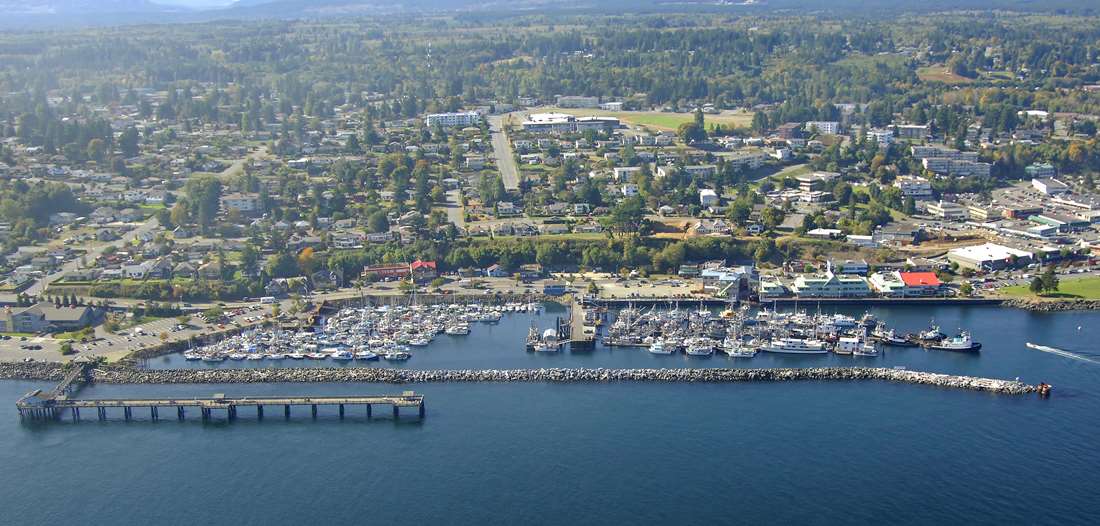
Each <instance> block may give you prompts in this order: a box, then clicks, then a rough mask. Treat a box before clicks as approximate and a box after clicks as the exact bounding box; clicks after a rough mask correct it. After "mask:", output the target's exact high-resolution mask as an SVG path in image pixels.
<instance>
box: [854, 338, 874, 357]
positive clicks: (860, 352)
mask: <svg viewBox="0 0 1100 526" xmlns="http://www.w3.org/2000/svg"><path fill="white" fill-rule="evenodd" d="M852 355H853V356H867V357H873V356H878V347H876V346H875V342H866V341H865V342H863V345H861V346H860V347H859V348H857V349H855V350H853V351H852Z"/></svg>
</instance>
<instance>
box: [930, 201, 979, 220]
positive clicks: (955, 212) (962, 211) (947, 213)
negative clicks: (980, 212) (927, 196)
mask: <svg viewBox="0 0 1100 526" xmlns="http://www.w3.org/2000/svg"><path fill="white" fill-rule="evenodd" d="M928 213H929V214H930V215H933V216H935V217H939V218H941V219H946V220H948V221H965V220H967V219H969V218H970V211H969V210H967V209H966V207H965V206H963V205H960V204H958V203H951V202H948V201H939V202H936V203H929V204H928Z"/></svg>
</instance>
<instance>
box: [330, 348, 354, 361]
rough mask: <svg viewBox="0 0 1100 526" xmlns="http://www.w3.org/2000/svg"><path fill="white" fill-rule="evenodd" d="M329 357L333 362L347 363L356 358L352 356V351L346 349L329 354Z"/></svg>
mask: <svg viewBox="0 0 1100 526" xmlns="http://www.w3.org/2000/svg"><path fill="white" fill-rule="evenodd" d="M329 356H331V357H332V359H333V360H336V361H340V362H346V361H349V360H352V359H354V358H355V356H354V355H353V354H351V351H348V350H345V349H341V350H338V351H335V352H332V353H330V354H329Z"/></svg>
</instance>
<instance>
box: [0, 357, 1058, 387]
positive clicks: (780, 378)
mask: <svg viewBox="0 0 1100 526" xmlns="http://www.w3.org/2000/svg"><path fill="white" fill-rule="evenodd" d="M63 371H64V368H63V366H60V365H57V364H47V363H30V364H27V363H7V364H0V379H24V380H59V379H60V378H61V377H62V376H63ZM823 380H842V381H854V380H879V381H888V382H900V383H909V384H918V385H930V386H936V387H945V388H952V389H966V390H972V391H986V392H993V393H1001V394H1026V393H1032V392H1035V391H1036V390H1037V388H1036V387H1035V386H1032V385H1028V384H1025V383H1022V382H1018V381H1011V380H998V379H992V378H978V377H973V376H957V375H949V374H940V373H930V372H922V371H910V370H902V369H886V368H875V367H815V368H783V369H726V368H700V369H481V370H473V369H467V370H411V369H381V368H371V367H348V368H264V369H228V368H227V369H164V370H155V369H136V368H132V367H123V366H106V367H103V368H99V369H95V370H94V381H96V382H100V383H111V384H233V383H282V382H285V383H345V382H369V383H394V384H405V383H454V382H549V383H612V382H659V383H733V382H787V381H823Z"/></svg>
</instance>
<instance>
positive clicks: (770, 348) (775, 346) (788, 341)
mask: <svg viewBox="0 0 1100 526" xmlns="http://www.w3.org/2000/svg"><path fill="white" fill-rule="evenodd" d="M761 350H763V351H766V352H774V353H781V354H826V353H828V352H829V350H828V349H827V348H826V347H825V342H823V341H821V340H812V339H811V340H807V339H802V338H790V337H786V338H774V339H772V340H769V341H768V343H767V344H765V345H764V346H762V347H761Z"/></svg>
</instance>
